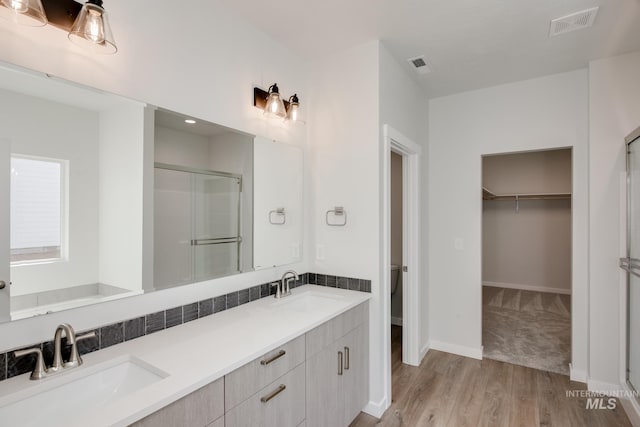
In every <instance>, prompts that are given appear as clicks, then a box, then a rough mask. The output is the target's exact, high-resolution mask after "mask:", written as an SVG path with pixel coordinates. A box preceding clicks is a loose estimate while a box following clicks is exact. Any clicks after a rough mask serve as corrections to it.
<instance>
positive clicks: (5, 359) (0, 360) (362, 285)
mask: <svg viewBox="0 0 640 427" xmlns="http://www.w3.org/2000/svg"><path fill="white" fill-rule="evenodd" d="M271 283H273V282H269V283H264V284H261V285H256V286H252V287H250V288H246V289H242V290H240V291H236V292H231V293H229V294H226V295H220V296H217V297H214V298H207V299H204V300H202V301H197V302H193V303H190V304H186V305H182V306H178V307H173V308H169V309H167V310H163V311H159V312H156V313H149V314H147V315H145V316H140V317H136V318H133V319H127V320H123V321H121V322H117V323H112V324H109V325H105V326H102V327H100V328H96V329H93V330H88V331H82V332H78V333H77V334H78V335H82V334H85V333H88V332H95V334H96V336H95V338H88V339H85V340H82V341H79V342H78V351H79V352H80V354H86V353H91V352H93V351H97V350H100V349H103V348H107V347H110V346H112V345H115V344H120V343H122V342H124V341H129V340H132V339H135V338H139V337H141V336H144V335H147V334H152V333H154V332H158V331H161V330H163V329H167V328H171V327H173V326H177V325H181V324H183V323H186V322H190V321H192V320H196V319H199V318H201V317H206V316H209V315H211V314H214V313H219V312H221V311H224V310H227V309H230V308H233V307H237V306H238V305H242V304H246V303H248V302H251V301H256V300H258V299H260V298H265V297H267V296H270V295H273V294H275V287H272V286H271ZM304 284H312V285H320V286H328V287H333V288H341V289H350V290H352V291H361V292H371V280H364V279H356V278H352V277H340V276H331V275H327V274H316V273H304V274H301V275H300V279H299V280H297V281H295V283H294V282H291V287H292V288H295V287H298V286H302V285H304ZM63 341H64V339H63ZM33 347H39V348H40V349H41V350H42V354H43V356H44V359H45V363H46V364H47V366H49V365H51V362H52V361H53V341H47V342H43V343H36V344H33V345H29V346H26V347H24V348H33ZM15 350H19V349H15ZM15 350H11V351H7V352H6V353H0V381H2V380H5V379H7V378H11V377H14V376H17V375H21V374H24V373H27V372H31V370H32V369H33V365H34V363H35V355H28V356H24V357H21V358H15V357H14V356H13V352H14V351H15ZM69 352H70V348H69V346H66V345H65V346H64V348H63V356H64V357H65V359H66V358H67V357H68V355H69Z"/></svg>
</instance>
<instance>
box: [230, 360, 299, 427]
mask: <svg viewBox="0 0 640 427" xmlns="http://www.w3.org/2000/svg"><path fill="white" fill-rule="evenodd" d="M305 372H306V367H305V364H304V363H301V364H300V365H298V367H296V368H295V369H294V370H292V371H290V372H289V373H287V374H286V375H284V376H283V377H281V378H278V379H277V380H276V381H274V382H272V383H271V384H269V385H267V386H266V387H264V388H263V389H262V390H260V391H259V392H258V393H256V394H254V395H253V396H251V397H250V398H248V399H247V400H245V401H244V402H242V403H240V404H239V405H237V406H236V407H235V408H233V409H231V410H230V411H228V412H227V413H226V414H225V426H226V427H254V426H255V427H257V426H260V427H297V426H299V425H300V424H301V423H303V421H304V419H305V389H306V386H305Z"/></svg>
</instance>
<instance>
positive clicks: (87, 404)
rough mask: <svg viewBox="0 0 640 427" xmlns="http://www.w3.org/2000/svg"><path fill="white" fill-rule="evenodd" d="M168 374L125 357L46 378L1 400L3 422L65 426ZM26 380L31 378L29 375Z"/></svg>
mask: <svg viewBox="0 0 640 427" xmlns="http://www.w3.org/2000/svg"><path fill="white" fill-rule="evenodd" d="M167 376H168V375H167V374H166V373H164V372H162V371H160V370H159V369H157V368H155V367H153V366H151V365H149V364H147V363H145V362H143V361H142V360H139V359H136V358H134V357H131V356H125V357H122V358H118V359H116V360H112V361H109V362H105V363H102V364H99V365H96V366H86V365H83V367H82V368H80V369H77V370H75V369H74V370H70V371H69V372H68V373H61V374H59V376H58V375H56V376H52V377H49V378H45V379H44V380H41V381H40V382H39V383H37V384H34V386H33V387H27V388H25V389H24V390H21V391H20V392H16V393H14V394H13V395H9V396H7V397H6V398H4V399H3V400H0V420H2V421H1V422H0V424H2V425H7V426H22V427H27V426H44V425H46V426H65V425H70V424H71V425H72V424H73V419H74V418H75V417H76V416H78V417H80V416H82V415H84V414H87V413H91V411H93V410H95V409H96V408H98V407H102V406H104V405H106V404H108V403H109V402H111V401H114V400H116V399H119V398H121V397H123V396H126V395H129V394H131V393H134V392H136V391H138V390H140V389H142V388H144V387H147V386H148V385H150V384H153V383H155V382H158V381H160V380H162V379H163V378H166V377H167ZM24 381H28V379H26V377H25V378H24Z"/></svg>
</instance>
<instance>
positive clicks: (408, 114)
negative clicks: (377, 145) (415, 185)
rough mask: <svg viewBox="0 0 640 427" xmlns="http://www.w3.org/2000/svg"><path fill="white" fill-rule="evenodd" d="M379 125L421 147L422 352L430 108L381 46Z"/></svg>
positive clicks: (424, 340) (426, 317)
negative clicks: (391, 129) (394, 131)
mask: <svg viewBox="0 0 640 427" xmlns="http://www.w3.org/2000/svg"><path fill="white" fill-rule="evenodd" d="M379 68H380V124H381V125H384V124H387V125H389V126H391V127H393V128H394V129H396V130H397V131H399V132H400V133H402V134H403V135H404V136H406V137H407V138H409V139H410V140H412V141H413V142H414V143H416V144H418V145H420V146H422V154H420V186H421V188H422V194H421V196H420V200H419V201H418V203H419V207H420V209H419V210H420V213H419V215H420V218H421V221H420V222H421V224H422V226H421V227H420V230H418V232H419V235H420V263H419V264H420V265H419V266H415V267H414V268H419V269H420V276H421V283H420V303H419V306H420V307H421V308H420V325H418V332H419V334H420V342H419V343H418V345H419V348H420V350H421V351H424V350H425V349H426V348H427V343H428V341H429V323H428V322H429V313H428V308H427V307H428V301H429V292H428V287H427V283H428V282H427V274H428V271H429V258H428V242H429V230H428V228H427V226H426V218H427V215H428V198H427V197H426V189H427V185H428V163H427V159H428V153H427V141H428V137H429V134H428V120H426V119H425V118H426V117H428V116H429V104H428V102H427V97H426V95H425V93H424V90H423V88H422V87H421V86H420V85H418V84H417V83H416V81H415V80H414V79H413V78H412V77H410V76H409V75H408V74H407V69H406V67H405V66H404V64H399V63H398V61H396V60H395V58H393V57H392V56H391V54H390V53H389V51H388V50H387V49H386V47H385V46H384V44H381V45H380V60H379Z"/></svg>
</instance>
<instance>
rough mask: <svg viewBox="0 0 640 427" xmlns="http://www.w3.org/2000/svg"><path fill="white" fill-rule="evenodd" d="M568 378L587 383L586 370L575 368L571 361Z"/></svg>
mask: <svg viewBox="0 0 640 427" xmlns="http://www.w3.org/2000/svg"><path fill="white" fill-rule="evenodd" d="M569 379H570V380H571V381H576V382H579V383H584V384H586V383H587V371H583V370H581V369H575V368H574V367H573V365H572V364H571V363H569Z"/></svg>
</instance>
